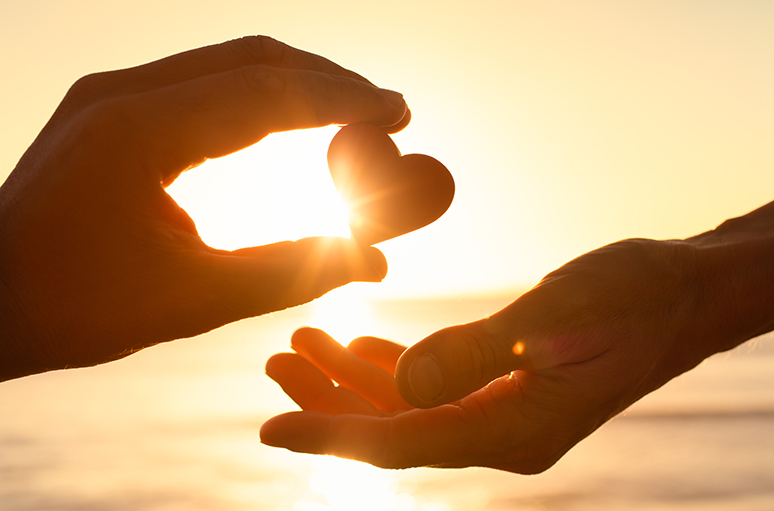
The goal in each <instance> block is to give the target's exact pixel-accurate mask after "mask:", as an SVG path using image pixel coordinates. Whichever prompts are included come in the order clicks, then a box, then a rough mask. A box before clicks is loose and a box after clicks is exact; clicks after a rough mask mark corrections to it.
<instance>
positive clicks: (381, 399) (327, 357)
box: [290, 328, 410, 411]
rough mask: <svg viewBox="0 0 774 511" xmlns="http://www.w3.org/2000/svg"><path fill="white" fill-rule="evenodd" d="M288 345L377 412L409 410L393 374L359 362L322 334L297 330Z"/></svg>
mask: <svg viewBox="0 0 774 511" xmlns="http://www.w3.org/2000/svg"><path fill="white" fill-rule="evenodd" d="M290 345H291V346H292V348H293V349H294V350H296V352H298V353H299V354H300V355H301V356H303V357H304V358H306V359H307V360H309V361H310V362H312V363H313V364H314V365H315V366H316V367H317V368H319V369H320V371H322V372H323V373H325V375H326V376H328V377H329V378H331V379H332V380H335V381H336V382H338V383H339V385H341V386H343V387H346V388H349V389H351V390H353V391H355V392H357V393H358V394H360V395H361V396H363V397H364V398H365V399H367V400H368V401H370V402H371V403H373V405H374V406H376V407H377V408H379V409H380V410H386V411H393V410H405V409H408V408H410V407H409V406H408V404H407V403H406V402H405V401H404V400H403V399H402V398H401V397H400V395H399V394H398V391H397V389H396V388H395V379H394V378H393V376H392V374H390V373H388V372H386V371H384V370H382V369H380V368H379V367H377V366H376V365H374V364H372V363H370V362H367V361H365V360H362V359H360V358H359V357H357V356H356V355H355V354H354V353H352V352H351V351H349V350H348V349H346V348H345V347H343V346H342V345H341V344H339V343H337V342H336V341H335V340H334V339H333V338H332V337H331V336H329V335H328V334H326V333H325V332H323V331H322V330H318V329H316V328H300V329H298V330H296V331H295V332H294V333H293V337H292V338H291V341H290Z"/></svg>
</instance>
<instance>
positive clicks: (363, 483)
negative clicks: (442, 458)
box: [294, 456, 416, 511]
mask: <svg viewBox="0 0 774 511" xmlns="http://www.w3.org/2000/svg"><path fill="white" fill-rule="evenodd" d="M312 464H313V467H314V473H313V474H312V475H311V477H310V478H309V487H310V488H311V490H312V491H313V492H314V493H316V494H318V495H322V496H323V497H324V498H325V501H326V502H327V503H328V505H327V506H320V505H316V506H312V507H308V508H307V509H310V510H312V509H319V510H329V511H361V510H363V509H369V510H372V511H413V510H414V509H415V507H416V505H415V502H414V498H413V497H411V496H410V495H408V494H406V493H398V480H397V476H396V474H395V473H393V472H389V471H385V470H381V469H379V468H376V467H374V466H371V465H367V464H365V463H360V462H357V461H351V460H344V459H340V458H334V457H329V456H320V457H316V458H314V460H313V461H312ZM297 504H298V503H297ZM309 504H311V503H309ZM294 509H295V507H294Z"/></svg>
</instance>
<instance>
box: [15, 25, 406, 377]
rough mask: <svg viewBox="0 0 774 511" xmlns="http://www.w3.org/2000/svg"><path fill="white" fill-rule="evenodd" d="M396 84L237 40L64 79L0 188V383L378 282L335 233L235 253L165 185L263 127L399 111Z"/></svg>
mask: <svg viewBox="0 0 774 511" xmlns="http://www.w3.org/2000/svg"><path fill="white" fill-rule="evenodd" d="M406 112H407V108H406V104H405V102H404V101H403V98H402V96H401V95H400V94H398V93H396V92H392V91H389V90H384V89H379V88H378V87H376V86H374V85H373V84H371V83H370V82H369V81H368V80H366V79H365V78H363V77H361V76H359V75H357V74H355V73H353V72H351V71H348V70H346V69H344V68H342V67H340V66H338V65H336V64H334V63H333V62H331V61H329V60H326V59H324V58H322V57H319V56H317V55H313V54H311V53H307V52H303V51H300V50H297V49H294V48H291V47H289V46H286V45H284V44H282V43H279V42H277V41H274V40H272V39H269V38H266V37H248V38H244V39H240V40H235V41H230V42H228V43H224V44H221V45H216V46H210V47H206V48H201V49H198V50H194V51H190V52H186V53H182V54H179V55H175V56H172V57H169V58H166V59H163V60H160V61H158V62H153V63H150V64H146V65H143V66H140V67H137V68H133V69H125V70H121V71H114V72H109V73H101V74H96V75H91V76H87V77H85V78H83V79H81V80H79V81H78V83H76V84H75V85H74V86H73V88H72V89H71V90H70V92H69V93H68V94H67V96H66V97H65V98H64V100H63V101H62V104H61V105H60V106H59V108H58V109H57V111H56V112H55V113H54V115H53V117H52V118H51V120H50V121H49V123H48V124H47V125H46V127H45V128H44V129H43V131H42V132H41V133H40V135H39V136H38V138H37V139H36V140H35V142H34V143H33V144H32V146H31V147H30V148H29V149H28V151H27V152H26V153H25V155H24V156H23V157H22V159H21V161H20V162H19V164H18V165H17V167H16V169H15V170H14V171H13V173H12V174H11V175H10V177H9V178H8V179H7V181H6V182H5V183H4V184H3V186H2V188H0V380H4V379H9V378H14V377H20V376H24V375H29V374H33V373H38V372H42V371H46V370H51V369H58V368H64V367H81V366H89V365H93V364H98V363H102V362H106V361H109V360H114V359H117V358H121V357H124V356H126V355H128V354H131V353H133V352H135V351H137V350H140V349H142V348H144V347H147V346H152V345H154V344H157V343H160V342H164V341H169V340H172V339H177V338H181V337H190V336H194V335H197V334H200V333H203V332H206V331H208V330H211V329H214V328H217V327H219V326H221V325H223V324H226V323H229V322H232V321H236V320H239V319H242V318H245V317H250V316H256V315H259V314H264V313H267V312H271V311H275V310H281V309H284V308H287V307H291V306H294V305H298V304H301V303H304V302H307V301H309V300H312V299H314V298H317V297H319V296H321V295H323V294H324V293H326V292H327V291H329V290H330V289H333V288H335V287H338V286H341V285H344V284H346V283H348V282H351V281H354V280H365V281H379V280H381V279H382V278H383V277H384V274H385V272H386V262H385V260H384V257H383V255H382V254H381V253H380V252H379V251H378V250H376V249H374V248H367V249H363V247H361V246H360V245H358V244H357V243H355V242H353V241H350V240H347V239H341V238H307V239H302V240H299V241H296V242H283V243H276V244H273V245H268V246H263V247H252V248H246V249H242V250H237V251H234V252H227V251H222V250H215V249H213V248H211V247H208V246H207V245H205V244H204V243H203V242H202V240H201V239H200V238H199V236H198V234H197V232H196V227H195V226H194V223H193V221H192V220H191V218H190V217H189V216H188V215H187V214H186V212H185V211H183V210H182V209H181V208H180V207H179V206H178V205H177V204H176V203H175V202H174V201H173V200H172V199H171V198H170V197H169V195H167V193H166V192H165V191H164V186H166V185H168V184H170V183H171V182H173V181H174V180H175V179H176V178H177V177H178V176H179V175H180V174H181V173H182V172H184V171H185V170H186V169H188V168H191V167H192V166H196V165H198V164H200V163H202V162H203V161H205V160H206V159H208V158H216V157H219V156H224V155H226V154H229V153H232V152H234V151H238V150H239V149H242V148H244V147H247V146H249V145H251V144H254V143H256V142H258V141H259V140H261V139H262V138H263V137H265V136H266V135H268V134H269V133H272V132H276V131H285V130H291V129H298V128H311V127H316V126H325V125H329V124H350V123H358V122H369V123H373V124H374V125H377V126H396V128H395V129H399V128H400V126H402V125H405V122H407V115H406Z"/></svg>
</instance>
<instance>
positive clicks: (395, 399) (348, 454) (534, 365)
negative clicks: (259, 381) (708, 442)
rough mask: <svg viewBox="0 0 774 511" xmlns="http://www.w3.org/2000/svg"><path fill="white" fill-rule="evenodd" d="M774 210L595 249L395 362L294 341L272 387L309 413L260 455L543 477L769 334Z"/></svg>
mask: <svg viewBox="0 0 774 511" xmlns="http://www.w3.org/2000/svg"><path fill="white" fill-rule="evenodd" d="M772 211H773V210H772V205H771V204H770V205H769V206H767V207H765V208H761V210H759V211H757V212H754V213H751V214H750V215H748V217H746V218H743V219H736V220H734V221H730V222H727V223H726V224H724V225H723V226H721V227H720V228H718V229H717V230H715V231H710V232H708V233H705V234H703V235H701V236H698V237H695V238H691V239H689V240H686V241H653V240H625V241H622V242H618V243H615V244H612V245H609V246H606V247H603V248H600V249H598V250H595V251H593V252H590V253H588V254H585V255H583V256H581V257H579V258H577V259H575V260H573V261H571V262H569V263H568V264H566V265H565V266H563V267H562V268H560V269H558V270H556V271H555V272H553V273H551V274H549V275H548V276H546V277H545V278H544V279H543V280H542V281H541V282H540V283H539V284H538V285H537V286H536V287H535V288H533V289H532V290H531V291H529V292H527V293H525V294H524V295H522V296H521V297H519V298H518V299H517V300H516V301H515V302H513V303H512V304H511V305H509V306H508V307H506V308H505V309H503V310H502V311H500V312H498V313H496V314H494V315H492V316H491V317H489V318H486V319H483V320H480V321H477V322H474V323H470V324H467V325H460V326H455V327H451V328H447V329H444V330H441V331H439V332H436V333H434V334H432V335H430V336H429V337H427V338H426V339H424V340H422V341H420V342H419V343H417V344H415V345H414V346H412V347H411V348H409V349H408V350H406V351H405V352H404V353H402V354H401V351H402V347H400V346H398V345H394V344H392V343H389V342H388V341H383V340H377V339H373V338H364V339H358V340H355V341H353V343H352V344H350V347H349V348H347V349H344V348H341V347H340V346H338V345H337V344H336V343H335V341H333V340H332V339H330V338H329V337H328V336H327V335H326V334H324V333H323V332H321V331H319V330H310V329H304V330H300V331H298V332H296V334H295V335H294V336H293V341H292V345H293V347H294V348H295V350H296V351H297V352H298V355H292V354H280V355H276V356H275V357H273V358H272V359H270V360H269V363H268V364H267V374H268V375H269V376H270V377H272V378H273V379H274V380H276V381H277V382H278V383H279V384H280V385H281V386H282V387H283V389H284V390H285V391H286V392H287V393H288V395H289V396H290V397H291V398H293V399H294V400H295V401H296V402H297V403H298V404H299V405H300V406H301V407H302V409H303V410H305V411H302V412H291V413H287V414H283V415H280V416H277V417H274V418H272V419H270V420H269V421H268V422H267V423H266V424H264V426H263V428H262V429H261V438H262V441H263V442H264V443H266V444H268V445H273V446H278V447H285V448H288V449H290V450H293V451H301V452H309V453H318V454H333V455H336V456H341V457H345V458H352V459H357V460H361V461H366V462H369V463H372V464H374V465H377V466H381V467H388V468H405V467H414V466H425V465H427V466H440V467H465V466H483V467H492V468H497V469H502V470H508V471H512V472H519V473H536V472H541V471H543V470H546V469H547V468H549V467H550V466H552V465H553V464H554V463H555V462H556V461H557V460H558V459H559V458H560V457H561V456H562V455H564V454H565V453H566V452H567V451H568V450H569V449H570V448H572V447H573V446H574V445H575V444H577V443H578V442H579V441H581V440H582V439H583V438H585V437H586V436H587V435H589V434H590V433H592V432H593V431H594V430H596V429H597V428H599V427H600V426H601V425H602V424H603V423H604V422H606V421H607V420H608V419H610V418H611V417H613V416H614V415H616V414H617V413H619V412H621V411H622V410H624V409H625V408H627V407H628V406H629V405H631V404H632V403H634V402H635V401H637V400H638V399H640V398H641V397H642V396H644V395H645V394H647V393H649V392H652V391H653V390H655V389H657V388H659V387H660V386H662V385H663V384H664V383H666V382H667V381H669V380H670V379H672V378H674V377H675V376H677V375H679V374H681V373H683V372H685V371H687V370H689V369H691V368H692V367H694V366H696V365H697V364H698V363H699V362H700V361H701V360H703V359H704V358H706V357H708V356H710V355H711V354H713V353H716V352H718V351H722V350H726V349H730V348H731V347H733V346H736V345H738V344H739V343H741V342H743V341H744V340H747V339H750V338H752V337H754V336H756V335H758V334H761V333H764V332H766V331H769V330H771V329H772V328H774V312H773V311H772V310H771V306H770V305H771V300H772V297H773V296H772V295H774V265H772V263H771V261H772V260H774V259H772V254H774V250H772V248H773V247H774V245H773V244H772V242H771V238H772V234H771V233H772V232H774V231H773V230H772V229H771V226H772V222H771V213H772ZM766 226H768V227H766ZM398 357H400V358H398ZM396 362H397V368H395V364H396ZM393 369H394V372H395V375H396V376H395V378H394V379H393V378H391V377H390V376H391V374H392V373H393ZM330 379H333V380H335V381H336V382H338V383H339V384H340V385H339V386H338V387H334V386H333V384H332V383H331V381H330ZM396 383H397V387H396ZM396 390H400V394H397V393H396ZM399 396H403V399H405V401H404V400H403V399H402V398H401V397H399ZM447 403H450V404H447ZM410 405H413V406H416V407H421V408H411V407H410Z"/></svg>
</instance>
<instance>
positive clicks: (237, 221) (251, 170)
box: [167, 126, 350, 250]
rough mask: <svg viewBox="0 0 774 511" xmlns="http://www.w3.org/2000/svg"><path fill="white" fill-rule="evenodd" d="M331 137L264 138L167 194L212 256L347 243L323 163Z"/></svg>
mask: <svg viewBox="0 0 774 511" xmlns="http://www.w3.org/2000/svg"><path fill="white" fill-rule="evenodd" d="M335 129H336V128H335V127H333V126H329V127H326V128H317V129H309V130H296V131H291V132H285V133H275V134H271V135H269V136H268V137H266V138H265V139H263V140H262V141H260V142H259V143H257V144H255V145H254V146H251V147H248V148H247V149H244V150H242V151H239V152H237V153H234V154H232V155H229V156H226V157H224V158H218V159H214V160H209V161H207V162H205V163H204V164H203V165H201V166H200V167H197V168H195V169H192V170H189V171H187V172H185V173H184V174H183V175H182V176H180V177H179V178H178V179H177V181H175V182H174V183H173V184H172V185H171V186H169V187H168V188H167V192H168V193H169V194H170V195H171V196H172V197H173V198H174V199H175V200H176V201H177V202H178V204H180V206H181V207H182V208H183V209H185V210H186V211H187V212H188V214H189V215H191V217H192V218H193V220H194V222H195V223H196V227H197V229H198V231H199V234H200V235H201V237H202V239H203V240H204V242H205V243H207V244H208V245H210V246H212V247H214V248H219V249H224V250H234V249H237V248H243V247H251V246H258V245H265V244H268V243H274V242H278V241H284V240H297V239H299V238H304V237H308V236H338V237H344V238H348V237H350V231H349V226H348V216H347V214H348V212H349V211H348V210H347V206H346V205H345V204H344V202H343V200H342V198H341V197H340V196H339V194H338V193H337V192H336V189H335V187H334V185H333V181H332V179H331V177H330V174H329V172H328V167H327V163H326V152H327V148H328V144H329V143H330V140H331V138H333V134H334V133H335Z"/></svg>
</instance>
